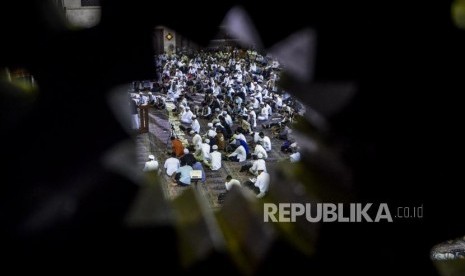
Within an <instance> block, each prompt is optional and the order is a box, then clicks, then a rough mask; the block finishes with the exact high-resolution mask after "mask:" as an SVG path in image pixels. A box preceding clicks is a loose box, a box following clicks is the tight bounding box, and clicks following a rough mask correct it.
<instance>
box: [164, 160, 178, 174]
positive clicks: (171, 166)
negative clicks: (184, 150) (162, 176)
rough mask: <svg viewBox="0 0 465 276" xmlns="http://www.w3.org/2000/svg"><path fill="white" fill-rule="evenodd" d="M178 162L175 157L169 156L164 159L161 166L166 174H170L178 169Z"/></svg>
mask: <svg viewBox="0 0 465 276" xmlns="http://www.w3.org/2000/svg"><path fill="white" fill-rule="evenodd" d="M179 166H180V162H179V160H178V159H177V158H174V157H170V158H168V159H166V161H165V165H164V166H163V167H164V168H165V169H166V174H167V175H169V176H172V175H173V173H174V172H175V171H177V170H178V169H179Z"/></svg>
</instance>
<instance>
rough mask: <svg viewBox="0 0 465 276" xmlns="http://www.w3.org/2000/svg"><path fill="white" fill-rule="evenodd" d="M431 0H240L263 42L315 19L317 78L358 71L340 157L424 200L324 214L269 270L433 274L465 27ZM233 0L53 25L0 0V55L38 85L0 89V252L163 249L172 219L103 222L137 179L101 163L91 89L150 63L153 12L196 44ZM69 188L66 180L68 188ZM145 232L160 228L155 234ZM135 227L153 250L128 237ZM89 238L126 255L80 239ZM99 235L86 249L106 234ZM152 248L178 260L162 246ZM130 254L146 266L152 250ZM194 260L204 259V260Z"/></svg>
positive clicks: (166, 5)
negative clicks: (43, 224) (38, 214)
mask: <svg viewBox="0 0 465 276" xmlns="http://www.w3.org/2000/svg"><path fill="white" fill-rule="evenodd" d="M350 2H351V1H350ZM442 2H444V3H441V4H434V5H433V4H425V3H421V4H415V5H411V6H409V5H407V4H406V3H402V4H399V5H397V4H394V3H389V2H385V1H384V2H375V3H367V4H360V3H344V4H338V3H327V4H322V3H314V2H310V3H305V4H304V3H303V2H300V3H297V2H295V3H292V2H289V1H286V2H283V3H278V4H271V3H268V4H258V3H254V4H252V3H250V1H248V2H244V3H242V5H243V6H244V7H245V9H246V10H247V11H248V12H249V13H250V15H251V18H252V19H253V21H254V23H255V25H256V27H257V29H258V31H259V33H260V35H261V36H262V39H263V41H264V45H265V47H270V46H272V45H273V44H274V43H275V42H277V41H280V40H281V39H283V38H285V37H286V36H287V35H289V34H291V33H293V32H294V31H297V30H299V29H301V28H302V27H306V26H309V27H312V28H314V29H315V30H316V31H317V34H318V45H317V49H318V52H317V62H316V71H315V82H325V81H330V82H332V81H355V82H356V83H357V84H358V90H357V93H356V95H355V97H354V98H353V100H352V101H351V102H350V104H349V105H348V106H346V107H345V108H344V109H343V110H341V111H340V112H338V114H336V115H334V116H332V117H331V118H328V119H329V121H330V123H331V126H332V129H333V131H334V133H333V136H334V137H333V139H335V140H338V139H341V140H344V141H346V142H347V147H346V150H345V152H344V157H345V158H346V161H347V162H348V163H349V164H350V166H351V169H352V170H353V172H354V184H355V189H356V191H357V192H359V198H358V200H359V201H360V202H364V201H368V202H388V203H392V204H397V205H400V206H401V205H402V204H405V203H407V204H409V205H421V204H423V205H424V218H423V219H422V220H418V221H411V220H408V221H405V222H396V223H394V224H389V225H385V224H357V225H344V224H331V225H325V226H324V227H323V231H322V236H321V238H320V242H319V246H320V249H319V253H318V254H317V257H316V258H315V259H312V260H305V259H294V260H292V259H290V260H288V259H287V258H288V257H289V255H283V256H279V253H278V255H277V256H278V257H277V260H275V261H273V262H271V261H270V262H269V263H268V264H267V265H268V268H269V269H270V270H272V268H273V267H274V266H277V267H279V265H278V263H285V262H287V261H288V262H289V264H291V265H290V266H288V267H287V269H288V270H293V269H297V268H305V269H308V271H309V272H315V273H317V272H318V274H320V275H327V274H332V273H335V272H337V271H338V270H340V269H343V271H345V272H347V273H351V274H354V275H361V274H363V275H364V274H366V275H377V274H384V273H395V274H396V275H403V274H407V273H408V272H409V273H412V275H435V273H436V272H435V270H434V268H433V266H432V263H431V262H430V261H429V256H428V255H429V250H430V248H431V247H432V246H433V245H435V244H437V243H439V242H442V241H445V240H447V239H452V238H457V237H459V236H462V235H464V233H465V228H464V227H463V224H462V221H463V211H464V207H463V204H462V202H463V200H462V193H461V192H460V191H461V190H462V189H461V186H462V185H463V183H462V182H463V181H461V179H462V173H461V172H462V162H461V161H460V160H461V159H462V143H461V141H463V139H462V138H463V137H462V135H461V134H460V132H461V127H462V125H463V124H462V121H461V119H462V116H461V111H462V108H461V101H460V100H459V99H461V98H462V97H461V96H462V95H461V94H462V93H463V91H464V83H463V76H465V74H464V73H465V72H464V68H465V67H464V64H465V63H464V61H465V60H464V55H463V51H464V49H465V43H464V42H465V41H464V40H465V33H464V31H463V30H459V29H457V28H455V27H454V26H453V24H452V21H451V16H450V3H448V2H447V1H442ZM235 3H236V2H233V1H221V2H218V3H214V4H206V3H197V2H196V1H191V2H189V3H182V4H181V3H178V4H174V2H169V1H122V0H113V1H104V2H103V13H102V20H101V24H100V25H99V26H98V27H96V28H94V29H89V30H83V31H78V32H68V31H65V30H64V29H63V28H60V27H59V24H58V25H57V24H56V23H54V22H58V19H57V18H55V16H54V15H53V14H52V13H47V10H46V9H45V10H44V7H45V8H46V5H45V3H43V2H42V1H33V0H31V1H26V0H24V1H9V2H6V3H2V9H1V12H0V13H1V16H0V23H1V26H2V30H3V31H2V40H1V41H2V43H1V44H2V48H3V50H2V51H1V52H0V66H2V67H3V66H8V67H23V68H26V69H28V70H30V71H31V72H32V74H33V75H34V76H35V77H36V79H37V81H38V83H39V86H40V95H39V96H40V97H39V98H38V99H37V100H36V102H35V103H34V105H33V106H32V107H30V106H28V105H25V104H23V103H22V101H20V100H18V99H16V98H15V97H10V96H6V95H9V94H6V95H2V98H4V100H3V99H2V111H1V114H2V123H3V125H4V126H2V137H3V139H2V140H3V141H4V142H3V145H4V146H3V147H2V159H3V160H2V162H3V164H4V165H2V167H3V169H2V181H1V183H2V192H1V203H0V207H1V209H0V215H1V217H0V218H1V224H2V225H3V226H2V230H1V231H2V232H1V236H2V239H3V242H2V244H4V250H5V252H7V255H8V256H9V257H10V258H9V259H8V260H12V262H6V263H10V264H11V263H16V262H19V263H29V262H32V261H35V262H34V263H36V264H38V266H36V269H39V268H43V269H46V270H48V269H50V265H56V266H57V267H58V265H59V264H70V265H73V266H75V265H76V264H80V262H79V261H76V262H75V261H74V260H76V259H80V258H79V256H81V255H80V254H88V255H89V256H93V257H95V263H97V264H108V266H103V265H102V267H105V268H109V267H111V265H110V264H114V263H115V260H118V261H119V264H121V263H127V264H128V265H129V264H130V262H131V261H134V260H136V261H142V260H143V261H148V260H147V259H146V258H148V257H146V255H145V254H142V253H141V252H143V251H145V250H150V251H151V250H154V251H157V250H159V253H160V252H161V255H162V256H163V255H164V253H165V254H166V256H172V255H170V254H173V252H172V251H170V250H173V249H171V245H170V244H169V243H170V241H172V240H173V239H174V234H173V233H172V231H171V232H170V230H166V229H156V230H153V231H152V232H149V233H137V234H135V233H130V232H129V233H128V232H126V231H123V230H121V231H111V230H110V229H115V228H114V227H115V226H118V225H119V223H120V218H121V215H122V213H123V211H124V210H125V207H126V206H128V205H129V204H130V202H131V201H132V199H133V196H134V194H135V193H136V190H137V188H136V187H135V186H134V185H131V184H130V183H126V181H125V180H123V179H120V178H119V177H118V176H116V175H113V174H111V173H108V172H106V171H105V170H104V169H103V168H101V167H100V165H99V159H98V158H99V156H100V155H101V153H102V152H104V151H105V150H106V149H108V148H109V147H110V146H111V145H113V144H114V143H116V142H118V141H121V140H123V139H126V138H127V136H126V134H125V133H124V132H123V131H122V129H121V128H120V127H119V125H118V124H117V123H116V121H115V120H114V119H113V117H112V114H111V112H110V110H109V109H108V108H107V107H106V106H105V95H104V92H105V91H108V90H109V89H110V88H112V87H114V86H116V85H118V84H123V83H127V82H129V81H131V80H135V79H139V80H140V79H148V78H153V77H154V72H153V69H152V65H153V62H152V61H153V52H152V49H151V47H152V37H151V36H152V33H151V32H152V27H153V26H156V25H166V26H168V27H171V28H173V29H175V30H176V31H178V32H180V33H181V34H182V35H184V36H186V37H188V38H190V39H192V40H194V41H195V42H197V43H199V44H201V45H206V44H207V42H208V41H209V40H210V39H211V38H212V37H213V36H214V35H215V34H216V31H217V26H218V25H219V23H220V22H221V20H222V19H223V16H224V14H225V13H226V11H227V10H228V9H229V8H230V7H232V6H233V4H235ZM212 8H214V10H215V12H212V11H211V10H212ZM192 16H194V19H192ZM52 26H55V27H52ZM301 96H302V97H303V98H305V95H301ZM113 183H119V184H117V185H114V184H113ZM76 186H79V187H80V188H78V189H72V188H71V187H76ZM89 187H92V188H89ZM95 187H98V188H95ZM109 188H111V189H112V192H111V193H109V192H108V191H109ZM89 190H91V191H92V192H91V193H89V196H86V197H85V199H83V202H84V203H83V204H82V206H84V207H82V208H81V209H79V211H78V214H77V215H76V216H73V217H71V218H69V217H66V213H60V212H58V211H57V212H58V216H62V219H61V220H60V221H59V222H58V223H50V226H49V228H48V229H40V231H39V230H38V231H37V232H34V233H29V232H27V230H24V229H27V227H25V226H24V225H23V223H24V221H25V220H26V218H27V217H28V214H30V212H31V210H34V208H37V206H43V205H44V204H45V202H48V203H50V202H53V199H54V196H56V195H57V194H60V195H65V196H73V195H74V194H80V193H84V192H83V191H89ZM121 195H124V196H121ZM112 198H118V200H112ZM101 202H110V203H109V204H105V206H102V204H101ZM50 206H51V207H50V208H52V209H54V208H56V209H60V207H62V206H59V204H58V205H57V206H55V207H54V205H53V204H50ZM99 214H103V215H104V216H105V217H106V219H104V220H103V221H102V220H101V219H100V218H99ZM97 218H99V219H97ZM21 229H22V230H21ZM117 229H118V228H117ZM163 231H165V232H163ZM159 233H163V234H162V236H163V237H173V239H171V240H170V239H169V238H166V239H163V240H160V239H157V235H158V234H159ZM160 235H161V234H160ZM135 236H138V237H139V238H140V237H144V238H146V241H147V244H156V248H155V249H151V248H150V247H149V246H148V245H147V246H144V247H137V246H134V245H132V246H131V244H133V243H132V242H133V241H134V240H136V238H134V237H135ZM68 237H73V238H68ZM97 237H100V238H101V237H105V238H104V239H103V241H101V239H99V240H98V239H97ZM158 237H160V236H158ZM140 239H142V238H140ZM97 240H98V241H99V243H102V244H105V245H108V246H109V248H111V249H121V248H128V251H129V252H138V253H139V254H138V255H136V256H137V257H134V256H133V255H132V256H131V255H130V254H128V255H126V254H110V252H112V250H111V249H106V250H102V251H98V250H91V248H92V247H87V246H89V245H95V243H96V242H97ZM102 244H99V245H100V246H98V247H97V248H104V246H103V245H102ZM2 247H3V246H2ZM173 247H174V246H173ZM92 251H93V252H92ZM128 251H124V252H128ZM77 252H84V253H77ZM118 252H120V253H121V251H118ZM167 252H168V253H170V254H168V253H167ZM64 256H68V257H69V258H65V257H64ZM99 256H100V257H102V256H103V257H102V258H101V259H99V258H98V257H99ZM143 256H145V258H144V257H143ZM105 257H108V259H112V260H111V261H108V262H107V260H106V259H107V258H105ZM138 258H140V259H138ZM157 260H158V261H159V262H160V263H164V264H168V265H171V267H172V268H173V271H175V272H176V271H178V270H177V267H178V263H177V260H176V259H175V258H170V257H160V258H157ZM81 262H83V261H82V260H81ZM150 262H153V260H150ZM116 263H118V262H116ZM84 264H87V263H85V262H84ZM144 264H145V265H146V266H147V268H149V269H153V270H154V271H156V270H157V269H158V264H157V263H156V265H154V267H151V266H149V265H147V263H144ZM136 266H137V267H138V268H140V267H145V266H144V265H136ZM206 266H207V267H210V268H214V269H216V268H215V266H214V261H213V260H211V263H210V264H207V265H206ZM20 268H22V269H28V268H27V266H21V267H20ZM223 270H224V268H220V269H219V270H218V271H223ZM217 273H221V272H217Z"/></svg>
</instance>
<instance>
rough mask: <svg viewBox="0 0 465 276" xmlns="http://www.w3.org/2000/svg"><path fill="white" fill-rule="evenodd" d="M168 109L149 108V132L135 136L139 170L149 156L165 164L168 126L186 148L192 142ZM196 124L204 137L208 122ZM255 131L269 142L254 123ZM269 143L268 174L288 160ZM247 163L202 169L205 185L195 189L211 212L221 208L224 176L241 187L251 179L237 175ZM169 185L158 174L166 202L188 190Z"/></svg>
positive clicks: (198, 99)
mask: <svg viewBox="0 0 465 276" xmlns="http://www.w3.org/2000/svg"><path fill="white" fill-rule="evenodd" d="M202 98H203V96H202V95H198V96H197V97H196V98H195V99H194V104H196V105H200V102H201V100H202ZM172 107H174V104H173V103H170V102H167V109H164V110H159V109H155V108H150V111H149V132H148V133H143V134H138V135H137V137H136V145H137V157H138V160H137V161H138V163H139V165H140V167H143V164H144V162H145V161H146V160H147V156H148V155H149V154H154V155H155V156H156V157H157V160H158V162H159V165H160V166H161V167H162V166H163V164H164V162H165V160H166V159H167V158H168V157H169V155H168V154H169V152H170V151H171V146H170V145H171V143H170V140H169V138H170V136H171V125H170V123H172V124H173V125H174V129H175V134H176V136H177V137H178V138H179V139H180V140H181V142H183V144H184V145H186V144H188V141H191V140H192V136H191V135H189V134H187V133H185V132H183V131H182V130H180V129H179V125H180V121H179V118H178V117H177V116H175V115H174V114H173V113H172V112H171V109H172ZM273 119H275V120H277V119H276V116H275V115H274V116H273V117H272V118H271V119H270V120H269V121H268V122H270V121H274V120H273ZM199 123H200V126H201V133H204V132H205V130H207V129H208V127H207V123H208V121H207V120H205V119H199ZM233 129H235V127H233ZM256 131H263V132H264V133H265V135H268V136H269V137H270V138H271V131H270V130H269V129H262V126H261V124H259V122H257V129H256ZM246 138H247V141H248V142H249V141H251V140H252V136H246ZM271 143H272V150H271V152H270V153H269V156H268V159H267V160H266V161H267V162H266V163H267V169H268V170H272V169H273V165H274V164H276V163H277V162H278V161H279V160H283V159H286V158H289V155H288V154H285V153H283V152H281V150H280V148H281V144H282V143H283V141H282V140H278V139H276V138H271ZM247 162H249V160H247V161H245V162H242V163H238V162H231V161H223V162H222V167H221V169H220V170H218V171H212V170H210V169H208V168H206V167H205V166H204V170H205V174H206V182H205V184H202V183H201V182H199V183H198V187H199V188H201V189H200V191H202V193H203V194H204V195H205V197H206V198H207V199H208V201H209V203H210V206H211V207H212V208H219V207H220V206H221V204H220V203H218V195H219V194H220V193H224V192H225V191H226V189H225V185H224V183H225V179H226V176H227V175H228V174H229V175H231V176H232V177H233V178H235V179H238V180H239V181H240V182H241V183H244V182H245V181H247V180H248V179H249V178H251V177H253V176H252V175H251V174H250V173H248V172H240V168H241V166H242V165H244V164H246V163H247ZM171 183H172V181H171V179H170V178H169V177H168V176H166V174H162V187H163V191H164V195H165V197H166V198H168V199H174V198H176V197H177V196H178V195H180V194H181V193H182V192H183V191H184V190H186V189H189V188H190V187H179V186H172V185H170V184H171Z"/></svg>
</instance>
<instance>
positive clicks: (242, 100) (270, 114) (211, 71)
mask: <svg viewBox="0 0 465 276" xmlns="http://www.w3.org/2000/svg"><path fill="white" fill-rule="evenodd" d="M157 66H158V71H159V72H161V73H160V81H159V82H157V83H156V84H154V85H153V87H152V90H153V91H157V92H161V95H165V97H166V101H172V102H173V103H174V105H175V108H174V109H173V110H172V111H173V112H174V113H175V114H177V115H178V116H179V121H180V123H181V125H180V129H181V130H183V131H184V132H185V135H186V137H191V138H190V141H189V144H188V145H182V143H181V142H180V141H179V139H177V138H176V137H171V139H172V149H173V153H172V156H171V157H170V158H168V159H167V160H166V161H165V164H164V169H165V172H166V174H167V175H168V176H170V177H173V180H174V181H175V183H176V184H177V185H180V186H185V185H190V179H189V175H190V173H191V171H192V170H201V171H202V172H203V173H202V175H203V177H205V173H204V167H206V168H209V169H211V170H219V169H221V167H222V162H224V161H231V162H241V163H243V165H242V167H241V172H246V173H249V174H251V175H253V176H254V178H252V179H251V182H252V184H251V185H250V183H247V184H245V185H246V186H250V187H251V188H253V189H254V190H256V192H257V196H258V197H262V196H264V195H265V194H266V192H267V190H268V187H269V181H270V176H269V174H268V172H267V166H266V160H267V158H268V156H269V153H270V151H271V150H272V143H271V139H280V140H282V141H283V145H284V144H286V143H287V144H288V145H289V146H288V147H286V149H285V150H283V148H281V150H282V151H283V152H286V153H290V154H291V156H290V158H289V160H291V162H298V161H299V160H300V153H299V151H298V146H297V143H296V142H295V141H293V140H291V139H290V137H289V135H290V134H291V132H292V130H291V129H290V128H289V125H290V123H292V122H293V121H294V120H295V117H296V116H299V115H302V114H303V112H305V109H304V107H303V106H302V105H301V104H299V103H298V102H297V101H295V100H294V99H293V98H292V97H290V96H289V94H288V93H286V92H285V91H282V90H279V89H278V88H277V85H276V83H277V81H278V80H279V77H278V75H279V70H280V67H279V63H278V62H277V61H276V60H273V59H271V58H269V57H266V56H262V55H260V54H259V53H257V52H255V51H250V50H249V51H242V50H238V49H234V50H231V51H224V52H223V51H215V52H209V53H208V52H199V53H196V54H194V55H193V56H191V57H187V56H178V55H172V56H167V55H161V56H159V57H158V59H157ZM147 95H149V94H148V93H147ZM152 96H153V95H152ZM143 97H145V95H144V94H143V95H142V96H141V98H143ZM198 98H201V99H200V100H199V101H195V100H196V99H198ZM142 101H145V100H142ZM201 121H203V123H202V124H201V123H200V122H201ZM205 122H207V124H206V128H202V125H205ZM265 130H266V131H267V132H269V133H270V136H271V137H270V136H268V135H266V134H265ZM247 138H249V139H247ZM175 159H176V160H178V161H177V162H176V161H175ZM228 177H230V176H228ZM232 180H235V179H232V178H231V179H229V180H227V179H226V183H230V182H231V181H232ZM236 181H238V180H236ZM236 181H232V183H236ZM202 182H205V178H203V179H202ZM230 184H231V183H230ZM236 184H237V183H236ZM229 186H231V185H226V188H227V189H228V187H229Z"/></svg>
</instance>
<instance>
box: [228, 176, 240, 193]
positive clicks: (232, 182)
mask: <svg viewBox="0 0 465 276" xmlns="http://www.w3.org/2000/svg"><path fill="white" fill-rule="evenodd" d="M234 185H237V186H239V187H241V182H239V180H237V179H234V178H233V179H231V180H229V182H226V183H224V186H226V190H227V191H229V190H231V188H232V186H234Z"/></svg>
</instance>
